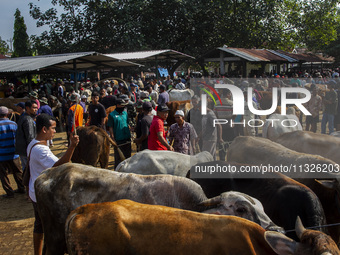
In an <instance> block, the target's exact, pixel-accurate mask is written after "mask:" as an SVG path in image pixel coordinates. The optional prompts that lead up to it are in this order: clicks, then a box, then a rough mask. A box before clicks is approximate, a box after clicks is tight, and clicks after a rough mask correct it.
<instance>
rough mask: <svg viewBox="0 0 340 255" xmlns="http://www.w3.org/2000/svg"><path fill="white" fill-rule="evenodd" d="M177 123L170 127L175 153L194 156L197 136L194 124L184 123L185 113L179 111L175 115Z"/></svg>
mask: <svg viewBox="0 0 340 255" xmlns="http://www.w3.org/2000/svg"><path fill="white" fill-rule="evenodd" d="M175 121H176V123H174V124H172V125H171V126H170V130H169V140H170V144H173V147H174V151H176V152H179V153H183V154H187V155H194V154H195V153H194V149H195V148H196V146H195V145H196V140H197V134H196V131H195V128H194V126H193V125H192V124H190V123H188V122H185V121H184V112H183V111H182V110H177V111H176V113H175Z"/></svg>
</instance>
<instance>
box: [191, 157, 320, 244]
mask: <svg viewBox="0 0 340 255" xmlns="http://www.w3.org/2000/svg"><path fill="white" fill-rule="evenodd" d="M216 164H218V165H220V166H223V165H224V166H228V165H229V164H231V165H232V166H236V167H237V169H238V170H240V167H241V166H244V165H241V164H236V163H227V162H224V161H217V162H216V161H215V162H207V163H201V164H198V165H197V166H200V167H201V168H202V169H203V167H204V166H212V165H216ZM195 167H196V166H193V167H192V168H191V170H190V171H195ZM191 175H192V174H191ZM258 175H259V174H257V178H240V177H241V176H240V174H239V173H225V175H224V176H225V177H226V178H225V179H213V178H210V179H201V178H195V179H194V178H191V179H192V180H194V181H195V182H197V183H198V184H199V185H201V187H202V189H203V191H204V192H205V194H206V195H207V197H215V196H217V195H218V194H221V193H223V192H226V191H230V190H233V191H239V192H242V193H246V194H248V195H250V196H252V197H255V198H257V199H258V200H260V202H261V203H262V205H263V207H264V210H265V212H266V214H267V215H268V216H269V217H270V218H271V219H272V220H273V221H274V222H275V223H276V224H278V225H279V226H281V227H283V228H284V229H285V230H291V229H294V226H295V220H296V217H297V216H300V217H301V220H302V222H303V224H304V225H305V226H306V227H314V226H321V225H324V224H325V223H326V220H325V215H324V211H323V208H322V205H321V203H320V201H319V199H318V197H317V196H316V195H315V194H314V192H313V191H312V190H310V189H309V188H308V187H306V186H305V185H303V184H301V183H299V182H297V181H294V180H293V179H291V178H289V177H286V176H284V175H282V174H279V173H267V174H266V176H264V175H263V176H261V177H263V178H258V177H259V176H258ZM252 176H255V177H256V174H255V175H252ZM188 177H189V174H188ZM243 177H244V175H243ZM264 177H265V178H264ZM318 229H319V230H321V231H324V232H325V229H324V228H318ZM287 235H288V236H290V237H291V238H294V239H295V240H298V238H297V236H296V234H295V233H294V232H289V233H288V234H287Z"/></svg>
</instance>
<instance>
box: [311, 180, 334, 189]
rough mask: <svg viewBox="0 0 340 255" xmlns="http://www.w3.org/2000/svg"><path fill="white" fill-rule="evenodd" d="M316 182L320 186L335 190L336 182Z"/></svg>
mask: <svg viewBox="0 0 340 255" xmlns="http://www.w3.org/2000/svg"><path fill="white" fill-rule="evenodd" d="M315 181H316V182H318V183H320V184H321V185H322V186H324V187H326V188H328V189H335V188H336V180H317V179H315Z"/></svg>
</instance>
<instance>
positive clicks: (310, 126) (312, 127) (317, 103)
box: [306, 86, 322, 133]
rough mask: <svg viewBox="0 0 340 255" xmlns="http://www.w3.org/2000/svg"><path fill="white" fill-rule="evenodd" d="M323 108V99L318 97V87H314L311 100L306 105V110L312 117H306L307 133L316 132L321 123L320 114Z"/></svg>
mask: <svg viewBox="0 0 340 255" xmlns="http://www.w3.org/2000/svg"><path fill="white" fill-rule="evenodd" d="M321 108H322V99H321V97H320V96H319V95H318V89H317V87H315V86H314V87H313V90H312V96H311V99H310V100H309V101H308V102H307V103H306V109H307V110H308V111H309V112H310V113H311V114H312V116H310V115H308V116H306V131H312V132H314V133H315V132H316V129H317V124H318V122H319V112H320V111H321Z"/></svg>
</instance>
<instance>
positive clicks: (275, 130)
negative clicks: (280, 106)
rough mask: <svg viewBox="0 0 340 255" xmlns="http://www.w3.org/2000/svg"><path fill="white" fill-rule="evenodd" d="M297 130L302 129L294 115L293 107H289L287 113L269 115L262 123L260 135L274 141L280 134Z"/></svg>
mask: <svg viewBox="0 0 340 255" xmlns="http://www.w3.org/2000/svg"><path fill="white" fill-rule="evenodd" d="M297 130H302V126H301V124H300V121H299V119H298V117H296V115H295V109H294V108H292V107H289V108H288V110H287V115H281V114H276V113H275V114H272V115H270V117H269V118H268V119H267V120H266V122H265V123H264V125H263V128H262V137H264V138H268V139H270V140H272V141H275V139H276V138H278V137H279V136H280V135H282V134H284V133H288V132H293V131H297Z"/></svg>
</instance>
